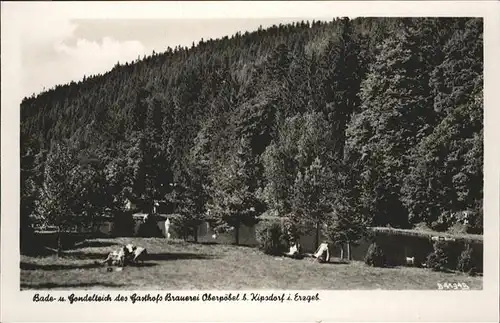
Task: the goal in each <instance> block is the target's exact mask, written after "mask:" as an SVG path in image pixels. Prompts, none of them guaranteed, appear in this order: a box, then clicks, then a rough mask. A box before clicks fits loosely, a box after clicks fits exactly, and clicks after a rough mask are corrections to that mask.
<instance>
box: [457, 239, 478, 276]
mask: <svg viewBox="0 0 500 323" xmlns="http://www.w3.org/2000/svg"><path fill="white" fill-rule="evenodd" d="M472 253H473V249H472V248H471V246H470V245H469V244H467V245H466V246H465V249H464V250H463V251H462V253H461V254H460V257H458V264H457V269H458V270H459V271H461V272H463V273H467V274H469V275H475V274H476V267H475V265H474V258H473V256H472Z"/></svg>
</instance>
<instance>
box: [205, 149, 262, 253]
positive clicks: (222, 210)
mask: <svg viewBox="0 0 500 323" xmlns="http://www.w3.org/2000/svg"><path fill="white" fill-rule="evenodd" d="M248 151H249V146H248V142H247V141H246V140H244V139H242V140H241V141H240V145H239V146H238V150H237V153H236V155H235V156H234V157H233V158H232V159H231V160H230V161H229V163H226V164H220V165H219V168H218V169H217V171H216V172H215V173H214V174H213V178H212V192H211V200H212V201H211V203H210V204H209V209H210V213H211V220H212V221H213V222H214V223H215V231H216V232H224V231H228V230H234V231H235V238H236V244H239V243H240V241H239V228H240V226H241V225H242V224H245V225H253V224H255V223H256V218H257V216H258V215H259V214H260V213H262V203H261V201H260V200H259V198H258V194H257V192H256V191H253V190H252V181H254V178H252V176H251V174H252V163H251V162H249V160H248V157H247V156H248V155H247V152H248Z"/></svg>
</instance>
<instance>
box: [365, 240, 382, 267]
mask: <svg viewBox="0 0 500 323" xmlns="http://www.w3.org/2000/svg"><path fill="white" fill-rule="evenodd" d="M365 263H366V264H367V265H369V266H372V267H385V265H386V262H385V254H384V251H383V250H382V248H380V246H379V245H378V244H377V243H375V242H373V243H372V244H371V245H370V247H369V248H368V251H367V252H366V256H365Z"/></svg>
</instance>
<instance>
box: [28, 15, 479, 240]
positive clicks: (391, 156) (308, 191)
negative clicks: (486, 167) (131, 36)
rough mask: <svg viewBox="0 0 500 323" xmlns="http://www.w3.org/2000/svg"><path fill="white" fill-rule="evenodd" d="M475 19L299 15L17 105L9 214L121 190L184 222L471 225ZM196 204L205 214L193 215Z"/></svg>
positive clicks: (102, 198) (103, 198) (66, 214)
mask: <svg viewBox="0 0 500 323" xmlns="http://www.w3.org/2000/svg"><path fill="white" fill-rule="evenodd" d="M482 35H483V29H482V20H481V19H465V18H460V19H458V18H440V19H431V18H425V19H424V18H415V19H409V18H405V19H402V18H397V19H396V18H357V19H354V20H348V19H334V20H333V21H330V22H315V21H313V22H297V23H295V24H291V25H280V26H274V27H272V28H269V29H265V30H264V29H259V30H258V31H255V32H251V33H244V34H236V35H232V36H228V37H225V38H223V39H217V40H201V41H200V42H199V43H198V44H197V45H196V46H194V45H193V46H192V47H191V48H181V47H177V48H174V49H171V48H168V49H166V51H165V52H163V53H152V55H150V56H148V57H144V58H143V59H141V60H137V61H136V62H134V63H130V64H121V65H120V64H117V65H116V66H115V67H114V68H113V69H112V70H111V71H110V72H108V73H106V74H104V75H96V76H88V77H86V78H85V79H84V80H83V81H82V82H79V83H75V82H73V83H71V84H66V85H61V86H58V87H56V88H55V89H52V90H50V91H47V92H44V93H41V94H38V95H36V96H33V97H30V98H26V99H24V100H23V102H22V104H21V184H22V185H21V186H22V188H21V221H22V223H23V227H24V226H27V225H28V223H29V222H28V218H30V216H34V218H37V219H38V220H39V221H42V222H45V223H49V224H52V225H57V226H59V227H61V228H63V227H65V226H67V225H69V224H70V223H71V222H74V221H75V219H77V220H76V221H77V222H78V223H84V222H85V221H86V220H88V219H90V218H91V217H93V216H95V215H99V214H102V213H103V212H104V211H105V210H108V211H109V210H111V212H114V210H118V209H120V208H121V207H122V206H123V203H124V200H125V198H130V199H132V200H142V201H147V202H148V205H152V201H153V200H165V199H166V200H168V201H170V203H171V206H172V208H173V209H172V211H173V212H176V213H178V214H181V216H182V217H183V219H184V220H183V221H184V222H183V223H184V224H185V225H186V227H190V226H192V225H194V224H196V223H198V221H200V220H201V219H202V218H209V219H210V220H212V221H214V222H215V223H216V224H217V226H218V228H219V229H220V230H224V229H227V228H230V227H237V226H238V225H239V224H241V223H247V222H249V221H250V222H251V221H253V220H254V219H255V217H258V216H259V215H261V214H263V213H264V212H267V213H271V214H275V215H278V216H288V217H290V218H291V219H294V221H302V220H309V221H314V222H315V223H327V224H329V225H328V230H329V232H328V235H329V236H330V237H332V239H341V238H339V237H341V236H343V235H346V234H351V233H350V232H352V234H356V232H355V231H356V230H352V228H353V227H354V226H355V225H356V224H359V225H365V224H368V225H374V226H386V225H390V226H392V227H404V228H408V227H412V226H414V225H416V224H418V223H426V225H427V226H429V227H431V228H433V229H437V230H447V229H448V228H449V227H451V226H452V225H454V224H455V223H457V222H459V221H461V219H462V218H461V217H462V216H463V214H464V211H466V212H468V214H469V218H468V220H469V231H470V232H482V196H483V170H482V167H483V72H482V71H483V40H482ZM207 210H210V212H207Z"/></svg>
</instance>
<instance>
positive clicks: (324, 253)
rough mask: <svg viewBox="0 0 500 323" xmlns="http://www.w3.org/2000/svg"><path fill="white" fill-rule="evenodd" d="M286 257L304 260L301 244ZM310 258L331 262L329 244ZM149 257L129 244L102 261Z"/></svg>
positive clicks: (114, 262)
mask: <svg viewBox="0 0 500 323" xmlns="http://www.w3.org/2000/svg"><path fill="white" fill-rule="evenodd" d="M283 255H284V256H285V257H289V258H293V259H302V258H303V257H304V254H302V253H301V252H300V243H298V242H292V243H291V246H290V250H289V251H288V252H285V253H284V254H283ZM305 255H307V256H310V257H312V258H314V259H316V260H318V261H319V262H329V261H330V252H329V250H328V244H327V243H322V244H320V245H319V247H318V249H317V250H316V252H315V253H314V254H305ZM146 256H147V250H146V248H143V247H138V246H134V245H133V244H127V245H125V246H123V247H121V248H120V249H118V250H115V251H112V252H110V253H109V254H108V256H107V258H106V259H105V260H104V261H102V264H106V265H108V266H119V267H124V266H126V265H130V264H137V263H139V262H143V261H144V260H145V258H146Z"/></svg>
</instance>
